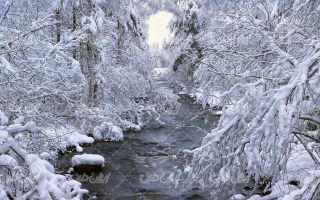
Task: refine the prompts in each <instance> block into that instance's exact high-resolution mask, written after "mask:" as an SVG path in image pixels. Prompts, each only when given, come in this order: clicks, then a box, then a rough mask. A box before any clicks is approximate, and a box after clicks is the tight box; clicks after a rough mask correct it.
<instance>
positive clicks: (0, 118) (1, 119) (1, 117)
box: [0, 110, 9, 126]
mask: <svg viewBox="0 0 320 200" xmlns="http://www.w3.org/2000/svg"><path fill="white" fill-rule="evenodd" d="M8 122H9V118H8V117H7V116H6V115H5V114H4V112H2V111H1V110H0V125H1V126H5V125H7V124H8Z"/></svg>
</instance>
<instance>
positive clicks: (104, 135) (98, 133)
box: [93, 122, 123, 141]
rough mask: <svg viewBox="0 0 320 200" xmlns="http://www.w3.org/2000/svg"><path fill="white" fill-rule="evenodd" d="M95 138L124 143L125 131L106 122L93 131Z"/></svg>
mask: <svg viewBox="0 0 320 200" xmlns="http://www.w3.org/2000/svg"><path fill="white" fill-rule="evenodd" d="M93 136H94V138H96V139H99V140H101V139H105V140H110V141H122V140H123V131H122V129H121V128H119V127H118V126H114V125H113V124H112V123H109V122H104V123H102V124H101V125H100V126H96V127H95V128H94V130H93Z"/></svg>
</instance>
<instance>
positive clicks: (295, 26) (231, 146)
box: [187, 0, 320, 199]
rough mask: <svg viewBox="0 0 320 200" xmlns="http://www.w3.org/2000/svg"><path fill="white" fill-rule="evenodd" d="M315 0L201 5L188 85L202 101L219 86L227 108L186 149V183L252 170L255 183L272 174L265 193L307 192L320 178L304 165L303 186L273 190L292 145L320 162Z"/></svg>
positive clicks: (221, 180)
mask: <svg viewBox="0 0 320 200" xmlns="http://www.w3.org/2000/svg"><path fill="white" fill-rule="evenodd" d="M202 3H203V5H208V4H210V2H209V1H207V2H202ZM319 5H320V2H319V1H300V0H295V1H282V0H275V1H273V0H269V1H259V0H256V1H255V0H254V1H248V2H237V3H236V4H233V6H227V7H222V8H221V9H218V10H216V9H213V10H210V8H211V7H210V6H203V7H202V9H201V12H202V13H200V14H199V16H201V17H200V19H201V20H203V21H204V24H205V25H204V27H205V28H203V29H202V30H201V31H200V33H199V34H198V35H199V38H198V41H199V43H200V45H201V46H202V47H203V49H204V52H205V53H204V57H203V58H202V59H201V62H200V63H201V64H200V65H199V67H198V69H196V71H195V73H194V79H195V80H196V81H195V83H196V84H195V85H193V86H194V87H196V88H197V87H198V88H200V89H201V91H203V94H204V97H205V101H207V102H212V98H216V97H214V96H213V95H214V92H218V93H219V95H218V97H219V100H220V101H219V105H221V106H223V107H224V108H223V111H224V114H223V115H222V117H221V119H220V121H219V124H218V127H217V128H215V129H214V130H212V131H211V133H208V134H207V136H206V137H205V138H204V139H203V141H202V145H201V146H200V147H199V148H197V149H194V150H192V151H191V153H192V155H193V160H192V166H193V168H192V170H191V171H190V172H189V173H188V175H187V176H188V180H189V182H188V183H189V184H190V185H192V184H193V183H197V184H198V185H200V186H201V187H203V188H223V187H222V186H225V187H228V184H231V185H232V184H233V183H232V178H233V177H237V176H238V175H239V174H241V173H242V174H246V175H247V176H250V177H253V179H254V180H255V182H256V186H258V182H259V181H260V180H262V179H264V180H271V181H270V183H269V184H270V185H268V187H267V188H266V190H267V189H268V188H269V187H272V193H271V194H270V195H269V196H268V197H265V198H266V199H268V198H281V197H283V198H284V199H285V198H290V199H293V198H296V199H308V198H310V197H311V196H312V193H313V192H314V190H315V187H316V185H317V184H319V171H318V170H315V169H316V168H313V170H311V171H309V173H311V174H312V176H313V177H312V178H311V179H309V177H307V176H306V174H304V176H302V177H299V178H298V179H299V181H300V186H301V188H299V187H295V188H293V189H292V188H291V189H290V190H289V189H283V191H281V192H278V193H277V192H275V190H276V186H278V187H279V185H277V184H279V181H281V180H284V177H285V173H286V172H287V170H290V168H289V169H288V160H290V158H291V157H290V156H292V151H293V149H294V148H295V146H297V145H301V146H302V147H303V148H304V151H305V152H307V154H309V156H310V158H311V159H312V160H313V161H314V165H315V166H316V165H317V164H318V162H319V157H318V154H317V153H316V152H317V151H318V149H319V140H318V138H319V131H315V132H310V124H313V125H314V126H319V105H320V99H319V97H320V95H319V94H320V91H319V85H320V76H319V75H320V74H319V66H320V65H319V59H320V45H319V44H320V39H319V36H320V35H319V33H320V32H319V20H318V19H319V17H320V12H319ZM287 176H288V177H289V175H288V174H287ZM276 183H277V184H276ZM288 185H290V184H289V183H288V182H287V183H283V185H282V186H280V187H284V188H286V187H288ZM273 186H274V187H273ZM225 187H224V188H225ZM290 192H291V193H290ZM289 193H290V194H289ZM285 195H287V196H285ZM284 196H285V197H284Z"/></svg>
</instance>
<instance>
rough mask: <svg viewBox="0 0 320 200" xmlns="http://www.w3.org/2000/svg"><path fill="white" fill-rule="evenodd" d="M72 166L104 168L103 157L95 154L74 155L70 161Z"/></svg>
mask: <svg viewBox="0 0 320 200" xmlns="http://www.w3.org/2000/svg"><path fill="white" fill-rule="evenodd" d="M71 162H72V166H79V165H101V166H102V167H103V166H104V163H105V159H104V157H103V156H100V155H96V154H82V155H75V156H73V157H72V159H71Z"/></svg>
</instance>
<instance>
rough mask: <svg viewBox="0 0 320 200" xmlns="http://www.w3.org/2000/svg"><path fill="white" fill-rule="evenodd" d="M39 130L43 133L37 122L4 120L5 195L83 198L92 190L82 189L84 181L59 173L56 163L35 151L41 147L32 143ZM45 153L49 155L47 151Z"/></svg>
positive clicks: (0, 152)
mask: <svg viewBox="0 0 320 200" xmlns="http://www.w3.org/2000/svg"><path fill="white" fill-rule="evenodd" d="M1 113H2V119H4V118H7V117H6V116H7V115H6V114H5V113H4V112H1ZM39 134H42V133H41V131H40V130H39V128H38V127H36V125H35V123H33V122H28V123H23V122H21V120H20V122H19V120H18V121H17V120H15V121H12V120H11V121H6V124H5V125H4V124H3V123H2V124H1V126H0V174H1V175H0V180H1V181H0V197H1V199H12V198H13V199H41V200H48V199H82V197H83V194H85V193H87V192H88V191H87V190H85V189H81V183H79V182H77V181H75V180H73V179H72V178H71V177H69V176H64V175H60V174H56V173H55V169H54V167H53V165H52V164H50V163H49V162H48V161H47V160H45V159H43V158H40V156H39V155H37V154H34V153H33V152H36V151H37V149H35V148H32V147H33V145H34V143H35V142H36V141H37V139H38V138H39ZM26 138H30V140H31V141H32V142H33V145H31V146H30V145H29V144H28V140H26ZM38 146H39V144H38ZM23 147H26V148H23ZM46 147H47V148H48V147H49V146H46ZM38 153H39V152H38ZM46 154H48V153H46ZM41 155H42V157H48V156H45V153H42V154H41Z"/></svg>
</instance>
